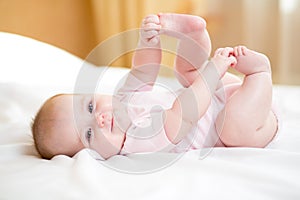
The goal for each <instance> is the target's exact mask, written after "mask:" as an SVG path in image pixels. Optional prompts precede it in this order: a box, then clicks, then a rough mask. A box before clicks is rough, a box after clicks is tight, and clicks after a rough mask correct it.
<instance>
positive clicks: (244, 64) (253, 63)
mask: <svg viewBox="0 0 300 200" xmlns="http://www.w3.org/2000/svg"><path fill="white" fill-rule="evenodd" d="M233 54H234V56H235V57H236V59H237V64H236V66H235V69H236V70H237V71H239V72H240V73H242V74H245V75H249V74H254V73H257V72H271V65H270V61H269V59H268V57H267V56H266V55H264V54H261V53H258V52H256V51H253V50H250V49H248V48H247V47H245V46H237V47H234V49H233Z"/></svg>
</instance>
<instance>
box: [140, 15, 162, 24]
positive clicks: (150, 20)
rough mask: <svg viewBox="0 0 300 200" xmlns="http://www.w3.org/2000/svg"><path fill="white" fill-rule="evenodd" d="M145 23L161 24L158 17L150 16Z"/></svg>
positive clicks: (145, 19) (144, 20)
mask: <svg viewBox="0 0 300 200" xmlns="http://www.w3.org/2000/svg"><path fill="white" fill-rule="evenodd" d="M143 23H145V24H147V23H154V24H160V20H159V17H158V16H157V15H148V16H147V17H145V18H144V19H143Z"/></svg>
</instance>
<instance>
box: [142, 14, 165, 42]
mask: <svg viewBox="0 0 300 200" xmlns="http://www.w3.org/2000/svg"><path fill="white" fill-rule="evenodd" d="M160 29H161V25H160V21H159V17H158V16H157V15H148V16H147V17H145V18H144V19H143V22H142V25H141V32H140V35H141V40H142V41H143V42H144V43H145V44H147V45H149V46H155V45H157V44H158V43H159V42H160V39H159V31H160Z"/></svg>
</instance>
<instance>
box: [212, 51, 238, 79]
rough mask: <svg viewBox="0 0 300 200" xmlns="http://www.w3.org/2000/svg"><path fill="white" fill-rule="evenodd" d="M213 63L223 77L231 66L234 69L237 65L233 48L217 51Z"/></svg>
mask: <svg viewBox="0 0 300 200" xmlns="http://www.w3.org/2000/svg"><path fill="white" fill-rule="evenodd" d="M211 61H212V62H213V63H214V65H215V67H216V68H217V70H218V72H219V74H220V76H221V77H223V76H224V74H225V73H226V71H227V70H228V68H229V67H230V66H231V67H234V66H235V65H236V63H237V60H236V58H235V57H234V55H233V48H231V47H226V48H219V49H217V50H216V51H215V55H214V57H213V58H212V59H211Z"/></svg>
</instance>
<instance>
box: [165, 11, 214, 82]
mask: <svg viewBox="0 0 300 200" xmlns="http://www.w3.org/2000/svg"><path fill="white" fill-rule="evenodd" d="M159 19H160V24H161V28H162V29H161V33H162V34H166V35H169V36H172V37H175V38H178V39H179V44H178V49H177V55H176V60H175V70H176V71H177V73H178V74H176V75H178V77H177V78H178V79H179V81H180V82H181V83H182V84H183V85H184V86H186V87H188V86H189V85H191V84H192V83H193V82H194V80H195V79H196V78H197V76H198V75H199V74H198V73H199V72H198V71H197V69H199V68H200V67H201V66H202V65H203V64H204V63H205V62H206V61H207V59H208V57H209V55H210V52H211V41H210V38H209V35H208V32H207V30H206V22H205V20H204V19H203V18H201V17H198V16H193V15H184V14H169V13H167V14H159Z"/></svg>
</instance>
